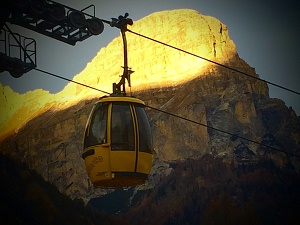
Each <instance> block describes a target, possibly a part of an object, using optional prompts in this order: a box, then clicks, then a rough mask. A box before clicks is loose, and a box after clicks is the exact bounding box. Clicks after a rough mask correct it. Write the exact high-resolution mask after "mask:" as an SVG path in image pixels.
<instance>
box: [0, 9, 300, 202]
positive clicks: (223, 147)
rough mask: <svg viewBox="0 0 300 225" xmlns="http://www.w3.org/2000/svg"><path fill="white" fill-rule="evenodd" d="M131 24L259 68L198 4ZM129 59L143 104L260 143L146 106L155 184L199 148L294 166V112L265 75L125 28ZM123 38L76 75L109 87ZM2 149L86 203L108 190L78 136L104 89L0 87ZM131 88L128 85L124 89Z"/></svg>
mask: <svg viewBox="0 0 300 225" xmlns="http://www.w3.org/2000/svg"><path fill="white" fill-rule="evenodd" d="M129 29H130V30H132V31H134V32H137V33H142V34H143V35H145V36H150V37H152V38H154V39H157V40H161V41H163V42H165V43H167V44H170V45H174V46H176V47H178V48H180V49H184V50H185V51H188V52H192V53H194V54H197V55H201V56H203V57H205V58H207V59H210V60H214V61H217V62H218V63H222V64H225V65H227V66H230V67H233V68H235V69H237V70H240V71H243V72H245V73H248V74H251V75H253V76H258V75H257V74H256V73H255V70H254V69H253V68H252V67H251V66H249V65H248V64H247V63H246V62H244V61H243V60H242V59H240V58H239V56H238V53H237V52H236V48H235V45H234V43H233V41H232V40H231V39H230V37H229V34H228V30H227V27H226V25H225V24H222V22H220V21H219V20H217V19H216V18H213V17H210V16H203V15H201V14H200V13H198V12H196V11H194V10H188V9H182V10H172V11H163V12H157V13H154V14H151V15H149V16H147V17H145V18H143V19H141V20H139V21H136V22H135V23H134V25H133V26H131V27H129ZM127 41H128V51H129V52H128V53H129V66H130V67H132V70H134V71H135V72H134V73H133V74H132V75H131V77H132V88H131V92H132V93H133V95H134V96H137V97H138V98H140V99H142V100H144V101H145V102H146V104H147V105H150V106H152V107H156V108H160V109H163V110H165V111H168V112H172V113H175V114H178V115H181V116H184V117H186V118H189V119H191V120H194V121H198V122H201V123H202V124H204V125H208V126H212V127H215V128H217V129H221V130H224V131H227V132H229V133H231V134H235V135H236V136H242V137H245V138H247V139H250V140H254V141H255V142H258V143H264V144H267V145H270V146H272V147H274V148H279V149H281V150H282V151H283V152H280V151H279V152H276V151H274V152H272V151H270V150H269V149H267V148H265V147H262V146H261V145H258V144H255V143H253V142H249V141H245V140H241V139H239V138H236V137H235V136H234V137H233V136H231V135H228V134H224V133H220V132H217V131H216V130H213V129H209V128H207V127H205V126H200V125H196V124H193V123H188V122H186V121H183V120H180V119H178V118H176V117H172V116H170V115H167V114H164V113H161V112H157V111H153V110H148V111H147V112H148V116H149V120H150V123H151V128H152V131H153V134H154V146H155V156H156V159H155V163H154V166H153V170H152V173H151V175H150V180H149V183H148V184H147V185H145V186H143V187H139V189H149V188H153V187H154V186H155V185H156V184H157V183H158V182H159V180H160V179H161V177H164V176H168V175H169V174H170V173H172V171H173V169H172V168H171V166H170V164H171V162H178V161H182V160H186V159H190V158H199V157H202V156H203V155H207V154H208V155H212V156H214V157H221V158H224V159H226V160H229V159H234V160H236V161H241V160H242V161H255V160H257V158H259V157H260V156H265V155H268V156H269V157H270V158H272V159H273V160H274V163H275V164H276V166H278V167H285V166H286V165H292V166H293V168H295V170H296V171H299V160H298V158H293V157H290V156H289V155H288V154H285V153H284V151H288V152H289V153H292V154H299V153H300V120H299V117H297V115H296V114H295V112H294V111H293V109H291V108H287V107H286V106H285V104H284V102H283V101H281V100H280V99H271V98H269V95H268V87H267V85H266V83H264V82H262V81H258V80H256V79H252V78H249V77H247V76H243V75H241V74H239V73H237V72H233V71H231V70H228V69H226V68H222V67H218V66H216V65H214V64H211V63H209V62H207V61H205V60H202V59H199V58H197V57H194V56H191V55H188V54H186V53H183V52H179V51H177V50H174V49H171V48H169V47H167V46H163V45H161V44H158V43H154V42H152V41H149V40H146V39H144V38H141V37H139V36H137V35H134V34H132V33H129V32H127ZM122 49H123V46H122V39H121V37H118V38H116V39H114V40H113V41H112V42H111V43H110V44H109V45H108V46H107V47H105V48H102V49H100V50H99V52H98V54H97V55H96V56H95V58H94V59H93V60H92V61H91V62H90V63H88V64H87V66H86V68H85V69H84V70H83V71H82V72H81V73H79V74H77V75H76V76H74V79H73V80H74V81H76V82H80V83H83V84H85V85H89V86H92V87H95V88H98V89H101V90H103V91H106V92H111V87H112V83H113V82H118V80H119V79H120V78H119V75H121V74H122V67H121V66H122V65H123V50H122ZM0 90H1V95H0V104H1V111H0V116H1V120H0V128H1V129H0V132H1V133H0V141H1V144H0V147H1V152H2V153H5V154H9V155H12V156H13V157H16V158H20V159H22V160H23V161H24V162H26V164H28V165H29V166H30V168H33V169H35V170H36V171H37V172H38V173H40V174H41V175H42V176H43V177H44V179H45V180H47V181H49V182H51V183H53V184H55V185H56V186H57V187H58V189H59V190H60V191H61V192H62V193H65V194H67V195H69V196H71V197H72V198H82V199H85V201H86V202H87V201H88V200H90V199H91V198H93V197H95V196H98V195H99V194H103V193H106V191H105V190H101V189H100V190H99V189H93V187H92V184H91V183H90V181H89V179H88V177H87V174H86V171H85V167H84V163H83V160H82V159H81V152H82V136H83V131H84V127H85V123H86V121H87V118H88V114H89V112H90V109H91V107H92V105H93V103H94V102H95V101H96V100H97V99H98V98H99V97H100V96H102V95H103V93H101V92H98V91H96V90H92V89H89V88H86V87H82V86H80V85H77V84H74V83H69V84H68V85H67V86H66V87H65V88H64V89H63V90H62V91H61V92H59V93H57V94H50V93H49V92H46V91H43V90H35V91H32V92H28V93H25V94H22V95H19V94H17V93H15V92H14V91H13V90H11V89H10V88H9V87H3V86H0ZM127 90H130V89H129V88H127Z"/></svg>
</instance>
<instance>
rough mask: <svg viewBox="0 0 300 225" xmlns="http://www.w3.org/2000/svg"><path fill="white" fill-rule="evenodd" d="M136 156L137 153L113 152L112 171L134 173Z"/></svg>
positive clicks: (111, 156) (111, 154) (111, 155)
mask: <svg viewBox="0 0 300 225" xmlns="http://www.w3.org/2000/svg"><path fill="white" fill-rule="evenodd" d="M135 154H136V153H135V151H111V152H110V160H111V171H114V172H134V169H135V157H136V156H135Z"/></svg>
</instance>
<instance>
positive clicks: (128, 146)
mask: <svg viewBox="0 0 300 225" xmlns="http://www.w3.org/2000/svg"><path fill="white" fill-rule="evenodd" d="M111 149H112V150H132V151H134V130H133V120H132V115H131V111H130V106H129V104H126V103H119V102H117V103H113V106H112V117H111Z"/></svg>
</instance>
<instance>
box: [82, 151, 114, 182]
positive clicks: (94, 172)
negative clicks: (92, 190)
mask: <svg viewBox="0 0 300 225" xmlns="http://www.w3.org/2000/svg"><path fill="white" fill-rule="evenodd" d="M89 149H94V151H95V154H94V155H90V156H87V157H86V158H85V166H86V169H87V172H88V174H89V177H90V179H91V181H92V183H95V182H97V181H99V180H105V179H111V167H110V154H109V146H108V145H97V146H93V147H89V148H87V149H84V151H87V150H89Z"/></svg>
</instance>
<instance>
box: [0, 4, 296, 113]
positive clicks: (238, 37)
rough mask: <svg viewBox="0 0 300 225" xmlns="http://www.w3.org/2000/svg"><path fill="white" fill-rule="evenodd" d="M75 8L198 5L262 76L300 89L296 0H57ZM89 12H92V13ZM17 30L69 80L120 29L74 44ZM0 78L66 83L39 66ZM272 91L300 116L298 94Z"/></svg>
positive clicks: (41, 59)
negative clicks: (17, 75) (18, 75)
mask: <svg viewBox="0 0 300 225" xmlns="http://www.w3.org/2000/svg"><path fill="white" fill-rule="evenodd" d="M57 2H59V3H62V4H65V5H68V6H70V7H73V8H76V9H79V10H81V9H83V8H85V7H86V6H89V5H90V4H94V5H95V6H96V16H97V17H99V18H101V19H106V20H110V18H112V17H118V16H119V15H120V14H122V15H124V13H125V12H128V13H129V14H130V18H132V19H133V20H138V19H141V18H143V17H145V16H147V15H149V14H150V13H153V12H157V11H162V10H168V9H179V8H190V9H195V10H197V11H198V12H200V13H201V14H203V15H210V16H213V17H216V18H217V19H219V20H220V21H221V22H222V23H224V24H226V25H227V27H228V30H229V35H230V37H231V39H232V40H233V41H234V43H235V44H236V47H237V52H238V54H239V56H240V57H241V58H242V59H244V60H245V61H246V62H247V63H248V64H249V65H250V66H251V67H254V68H255V69H256V72H257V73H258V74H259V75H260V77H261V78H262V79H265V80H267V81H270V82H272V83H276V84H279V85H281V86H284V87H287V88H289V89H292V90H295V91H297V92H300V74H299V73H300V72H299V70H300V67H299V65H300V57H299V54H300V41H299V37H300V31H299V21H300V11H299V10H300V3H299V1H297V0H287V1H271V0H263V1H262V0H252V1H244V0H115V1H108V0H106V1H103V0H98V1H97V0H85V1H82V0H72V1H69V0H57ZM88 13H91V12H88ZM10 28H11V29H12V30H13V31H14V32H18V33H20V34H21V35H23V36H27V37H32V38H34V39H35V40H36V41H37V57H38V58H37V68H39V69H42V70H46V71H49V72H52V73H55V74H58V75H61V76H64V77H67V78H69V79H72V78H73V76H74V75H76V74H78V73H79V72H81V71H82V70H83V69H84V68H85V66H86V64H87V63H88V62H89V61H91V60H92V58H93V57H94V56H95V55H96V54H97V52H98V51H99V50H100V48H101V47H105V46H106V45H107V44H108V43H109V42H110V41H111V40H112V39H113V38H115V37H117V36H119V31H118V30H117V29H115V28H111V27H109V26H107V25H105V30H104V32H103V33H102V34H101V35H99V36H94V37H90V38H88V39H87V40H85V41H83V42H81V43H77V44H76V45H75V46H71V45H68V44H65V43H62V42H59V41H57V40H54V39H51V38H49V37H46V36H42V35H40V34H37V33H34V32H32V31H29V30H26V29H23V28H20V27H18V26H12V25H10ZM0 82H1V83H2V84H3V85H9V86H11V87H12V88H13V89H14V90H15V91H17V92H19V93H24V92H26V91H28V90H34V89H37V88H42V89H45V90H49V91H50V92H51V93H56V92H59V91H61V90H62V89H63V87H64V86H65V85H66V82H65V81H63V80H60V79H57V78H54V77H51V76H47V75H45V74H43V73H40V72H37V71H34V70H33V71H30V72H28V73H26V74H25V75H23V76H22V77H21V78H18V79H15V78H12V77H11V76H10V75H9V74H8V73H7V72H4V73H1V74H0ZM269 89H270V96H271V97H274V98H280V99H282V100H284V101H285V103H286V105H287V106H292V107H293V108H294V110H295V111H296V113H297V114H298V115H300V96H299V95H297V94H294V93H290V92H288V91H286V90H282V89H279V88H277V87H273V86H271V85H269Z"/></svg>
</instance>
